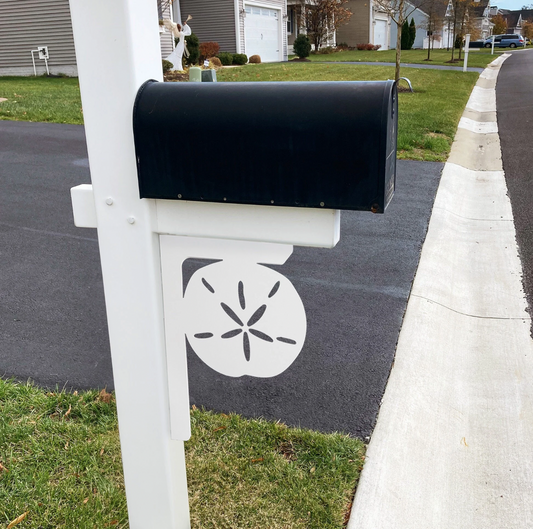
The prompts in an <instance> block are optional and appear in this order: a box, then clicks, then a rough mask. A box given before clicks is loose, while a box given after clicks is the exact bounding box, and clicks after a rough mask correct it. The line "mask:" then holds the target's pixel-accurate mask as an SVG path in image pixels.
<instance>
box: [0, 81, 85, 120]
mask: <svg viewBox="0 0 533 529" xmlns="http://www.w3.org/2000/svg"><path fill="white" fill-rule="evenodd" d="M0 98H6V99H7V101H4V102H3V103H0V119H8V120H16V121H40V122H48V123H73V124H76V125H81V124H82V123H83V114H82V109H81V98H80V87H79V83H78V79H77V78H73V77H64V78H54V77H0Z"/></svg>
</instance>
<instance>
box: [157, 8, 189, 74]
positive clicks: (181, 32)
mask: <svg viewBox="0 0 533 529" xmlns="http://www.w3.org/2000/svg"><path fill="white" fill-rule="evenodd" d="M189 20H192V17H191V15H189V16H188V17H187V20H186V21H185V24H183V27H182V26H181V24H176V23H175V22H172V20H169V19H168V18H166V19H165V20H163V23H164V24H165V27H166V28H167V29H169V30H170V31H171V32H172V35H174V38H176V39H180V40H179V42H178V43H177V44H176V47H175V48H174V51H173V52H172V53H171V54H170V55H169V56H168V57H167V58H166V59H165V60H167V61H169V62H171V63H172V64H173V67H172V68H171V70H172V71H175V70H178V71H182V70H183V64H182V59H183V54H185V57H188V56H189V51H188V50H187V43H186V42H185V37H188V36H189V35H190V34H191V33H192V31H191V28H190V27H189V25H188V22H189Z"/></svg>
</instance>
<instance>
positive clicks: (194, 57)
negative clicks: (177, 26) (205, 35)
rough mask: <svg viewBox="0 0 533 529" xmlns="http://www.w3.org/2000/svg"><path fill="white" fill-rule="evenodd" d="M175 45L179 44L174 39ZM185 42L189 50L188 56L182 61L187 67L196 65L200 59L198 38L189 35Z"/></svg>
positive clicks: (192, 34)
mask: <svg viewBox="0 0 533 529" xmlns="http://www.w3.org/2000/svg"><path fill="white" fill-rule="evenodd" d="M175 40H176V44H177V43H178V42H179V39H175ZM185 42H186V43H187V49H188V50H189V56H188V57H185V55H184V56H183V61H184V62H185V64H186V65H187V66H193V65H195V64H198V60H199V59H200V41H199V40H198V37H197V36H196V35H195V34H194V33H191V34H190V35H189V36H188V37H185Z"/></svg>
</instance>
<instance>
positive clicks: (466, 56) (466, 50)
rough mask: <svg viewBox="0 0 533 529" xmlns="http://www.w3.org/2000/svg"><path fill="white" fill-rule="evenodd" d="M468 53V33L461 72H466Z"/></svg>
mask: <svg viewBox="0 0 533 529" xmlns="http://www.w3.org/2000/svg"><path fill="white" fill-rule="evenodd" d="M469 51H470V33H468V34H467V35H466V38H465V60H464V62H463V72H466V71H468V53H469Z"/></svg>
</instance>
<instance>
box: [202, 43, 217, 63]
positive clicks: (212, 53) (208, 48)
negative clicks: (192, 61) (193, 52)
mask: <svg viewBox="0 0 533 529" xmlns="http://www.w3.org/2000/svg"><path fill="white" fill-rule="evenodd" d="M219 51H220V46H219V45H218V42H202V43H201V44H200V55H201V57H202V59H204V60H205V59H210V58H211V57H216V56H217V55H218V52H219Z"/></svg>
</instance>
